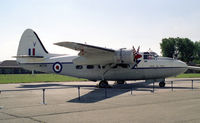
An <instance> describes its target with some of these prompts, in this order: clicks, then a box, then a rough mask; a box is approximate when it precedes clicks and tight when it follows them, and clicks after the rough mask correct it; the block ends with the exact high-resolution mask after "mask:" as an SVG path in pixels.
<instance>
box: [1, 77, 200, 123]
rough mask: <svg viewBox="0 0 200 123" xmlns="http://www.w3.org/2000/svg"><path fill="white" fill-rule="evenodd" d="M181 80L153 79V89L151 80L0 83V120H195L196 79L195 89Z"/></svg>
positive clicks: (199, 104)
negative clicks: (102, 85)
mask: <svg viewBox="0 0 200 123" xmlns="http://www.w3.org/2000/svg"><path fill="white" fill-rule="evenodd" d="M183 80H185V79H181V81H175V82H173V87H174V88H173V91H172V88H171V82H170V81H171V80H168V81H169V82H168V83H167V85H166V88H164V89H163V88H159V87H158V84H157V83H156V84H155V90H154V93H153V85H152V84H151V85H146V84H144V82H140V83H137V82H135V81H134V82H128V83H127V84H126V85H122V86H119V85H113V87H112V88H110V89H106V90H105V89H99V88H96V84H97V83H93V82H65V83H64V82H63V83H62V82H59V83H34V84H33V83H31V84H5V85H4V84H2V85H0V90H3V91H2V92H1V94H0V122H1V123H4V122H5V123H7V122H11V123H12V122H15V123H22V122H36V123H37V122H50V123H51V122H52V123H54V122H59V123H60V122H65V123H66V122H81V123H88V122H100V123H101V122H102V123H105V122H115V123H116V122H140V123H141V122H144V123H155V122H158V123H162V122H163V123H171V122H173V123H174V122H175V123H176V122H177V123H179V122H181V123H182V122H191V123H194V122H196V123H198V122H200V80H197V79H196V81H194V83H193V85H194V89H192V87H191V85H192V83H191V81H183ZM78 85H80V93H81V99H80V100H79V99H78V89H77V87H78ZM42 88H46V90H45V101H46V104H45V105H44V104H42V102H43V100H42V99H43V91H42ZM131 90H133V91H132V95H131ZM105 92H107V93H105Z"/></svg>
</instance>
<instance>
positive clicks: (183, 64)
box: [177, 60, 187, 68]
mask: <svg viewBox="0 0 200 123" xmlns="http://www.w3.org/2000/svg"><path fill="white" fill-rule="evenodd" d="M177 62H178V65H179V67H185V68H187V64H186V63H185V62H183V61H180V60H177Z"/></svg>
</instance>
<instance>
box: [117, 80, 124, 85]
mask: <svg viewBox="0 0 200 123" xmlns="http://www.w3.org/2000/svg"><path fill="white" fill-rule="evenodd" d="M116 83H117V84H120V85H122V84H125V81H124V80H119V81H116Z"/></svg>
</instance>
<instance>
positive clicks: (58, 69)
mask: <svg viewBox="0 0 200 123" xmlns="http://www.w3.org/2000/svg"><path fill="white" fill-rule="evenodd" d="M53 71H54V72H56V73H60V72H61V71H62V64H61V63H59V62H56V63H54V64H53Z"/></svg>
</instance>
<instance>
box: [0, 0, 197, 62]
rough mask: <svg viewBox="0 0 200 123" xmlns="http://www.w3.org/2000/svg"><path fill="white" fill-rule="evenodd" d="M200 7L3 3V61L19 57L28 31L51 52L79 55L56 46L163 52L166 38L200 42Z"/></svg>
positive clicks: (136, 0)
mask: <svg viewBox="0 0 200 123" xmlns="http://www.w3.org/2000/svg"><path fill="white" fill-rule="evenodd" d="M199 6H200V0H1V1H0V61H2V60H7V59H12V56H16V52H17V48H18V43H19V40H20V37H21V35H22V33H23V31H24V30H25V29H27V28H31V29H33V30H34V31H35V32H36V33H37V34H38V36H39V37H40V39H41V41H42V42H43V44H44V46H45V47H46V49H47V50H48V51H49V52H50V53H61V54H74V55H76V54H77V52H73V51H72V50H68V49H66V48H63V47H59V46H55V45H53V43H56V42H60V41H74V42H79V43H85V42H87V44H91V45H96V46H102V47H107V48H112V49H119V48H125V47H126V48H128V49H130V48H131V47H132V46H133V45H134V46H135V47H138V46H140V47H141V49H140V50H141V51H147V50H148V49H149V48H151V49H152V50H153V51H155V52H157V53H158V54H160V51H161V50H160V42H161V40H162V38H168V37H187V38H190V39H191V40H192V41H199V40H200V7H199Z"/></svg>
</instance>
